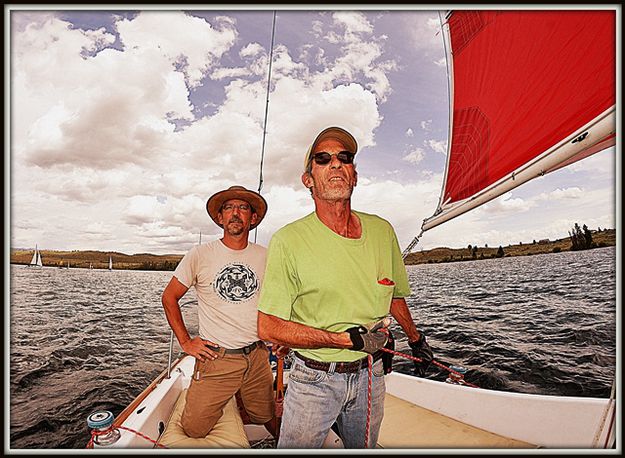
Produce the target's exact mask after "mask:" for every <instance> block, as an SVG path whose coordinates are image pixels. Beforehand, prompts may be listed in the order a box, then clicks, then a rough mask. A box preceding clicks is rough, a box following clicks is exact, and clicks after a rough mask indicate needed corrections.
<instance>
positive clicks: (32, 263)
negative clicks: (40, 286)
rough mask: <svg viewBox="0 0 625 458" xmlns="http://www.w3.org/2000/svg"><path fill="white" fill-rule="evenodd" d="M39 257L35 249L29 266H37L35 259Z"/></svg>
mask: <svg viewBox="0 0 625 458" xmlns="http://www.w3.org/2000/svg"><path fill="white" fill-rule="evenodd" d="M38 255H39V252H38V251H37V248H35V253H34V254H33V258H32V259H31V260H30V263H29V265H31V266H36V265H37V257H38Z"/></svg>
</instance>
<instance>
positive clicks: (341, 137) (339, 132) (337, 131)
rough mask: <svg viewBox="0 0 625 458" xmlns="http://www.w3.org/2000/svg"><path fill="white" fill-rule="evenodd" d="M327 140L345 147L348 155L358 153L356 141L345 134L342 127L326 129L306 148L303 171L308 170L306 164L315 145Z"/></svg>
mask: <svg viewBox="0 0 625 458" xmlns="http://www.w3.org/2000/svg"><path fill="white" fill-rule="evenodd" d="M328 138H334V139H335V140H338V141H340V142H341V143H342V144H343V145H345V148H346V150H347V151H349V152H350V153H353V154H356V153H357V152H358V142H356V139H355V138H354V136H353V135H352V134H350V133H349V132H347V131H346V130H345V129H343V128H342V127H336V126H332V127H327V128H325V129H323V130H322V131H321V132H319V135H317V138H315V141H313V142H312V144H311V145H310V147H309V148H308V152H306V157H305V158H304V170H307V168H308V163H309V162H310V154H311V153H312V151H313V150H314V149H315V146H317V144H318V143H320V142H321V141H322V140H326V139H328Z"/></svg>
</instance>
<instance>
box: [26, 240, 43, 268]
mask: <svg viewBox="0 0 625 458" xmlns="http://www.w3.org/2000/svg"><path fill="white" fill-rule="evenodd" d="M28 267H43V262H42V260H41V253H40V252H39V248H38V247H37V245H35V252H34V253H33V257H32V259H31V260H30V263H29V264H28Z"/></svg>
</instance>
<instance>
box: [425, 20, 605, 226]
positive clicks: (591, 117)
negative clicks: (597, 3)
mask: <svg viewBox="0 0 625 458" xmlns="http://www.w3.org/2000/svg"><path fill="white" fill-rule="evenodd" d="M446 25H447V27H448V30H447V32H448V35H447V44H448V47H450V48H451V49H448V62H449V65H450V71H451V72H452V73H451V86H452V97H451V99H452V107H451V110H452V116H451V138H450V140H449V147H448V151H449V153H448V161H447V169H446V173H445V182H444V185H443V192H442V194H441V200H440V203H439V208H438V209H437V212H436V213H435V216H433V217H432V218H430V219H428V220H426V222H424V227H423V228H424V230H427V229H430V228H431V227H434V226H435V225H437V224H440V223H442V222H444V221H446V220H448V219H451V218H453V217H455V216H458V215H459V214H462V213H464V212H465V211H468V210H470V209H471V208H474V207H476V206H478V205H481V204H483V203H485V202H487V201H488V200H491V199H493V198H495V197H497V196H498V195H501V194H503V193H504V192H507V191H508V190H510V189H512V188H514V187H516V186H518V185H519V184H521V183H523V182H525V181H527V180H529V179H532V178H534V177H536V176H539V175H542V174H544V173H548V172H549V171H552V170H555V169H557V168H559V167H562V166H563V165H565V164H570V163H572V162H575V161H576V160H579V159H581V158H583V157H587V156H588V155H589V154H593V153H596V152H598V151H601V150H603V149H605V148H607V147H609V146H612V145H614V144H615V92H616V85H615V57H616V38H615V37H616V35H615V31H616V13H615V11H604V10H592V11H562V10H555V11H454V12H452V13H451V14H450V15H449V16H448V20H447V24H446ZM531 164H534V167H533V168H532V169H528V170H526V169H527V167H528V165H531ZM524 170H526V172H524ZM506 182H507V184H506ZM502 184H503V186H500V185H502ZM450 211H451V213H450Z"/></svg>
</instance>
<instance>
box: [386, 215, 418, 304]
mask: <svg viewBox="0 0 625 458" xmlns="http://www.w3.org/2000/svg"><path fill="white" fill-rule="evenodd" d="M389 226H390V224H389ZM390 243H391V247H390V250H391V263H392V266H393V278H394V279H395V290H394V291H393V297H408V296H410V294H412V291H411V290H410V283H409V282H408V273H407V272H406V265H405V264H404V259H403V258H402V255H401V250H400V249H399V242H398V241H397V235H396V234H395V230H394V229H393V227H392V226H390Z"/></svg>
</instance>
